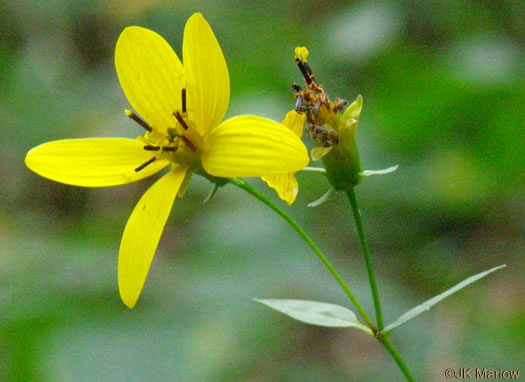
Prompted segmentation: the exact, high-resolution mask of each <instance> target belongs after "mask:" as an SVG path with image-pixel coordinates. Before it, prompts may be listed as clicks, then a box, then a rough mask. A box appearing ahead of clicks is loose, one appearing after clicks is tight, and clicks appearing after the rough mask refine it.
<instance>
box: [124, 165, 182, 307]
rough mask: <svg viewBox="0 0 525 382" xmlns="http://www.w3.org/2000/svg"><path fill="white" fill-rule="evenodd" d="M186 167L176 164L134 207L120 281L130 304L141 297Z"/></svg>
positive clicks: (125, 230)
mask: <svg viewBox="0 0 525 382" xmlns="http://www.w3.org/2000/svg"><path fill="white" fill-rule="evenodd" d="M185 174H186V167H174V168H173V169H172V170H171V171H170V172H169V173H167V174H166V175H164V176H163V177H162V178H160V179H159V180H158V181H157V182H156V183H155V184H154V185H153V186H151V187H150V188H149V190H148V191H146V193H145V194H144V195H143V196H142V198H141V199H140V201H139V202H138V204H137V206H136V207H135V209H134V210H133V213H132V214H131V216H130V218H129V220H128V223H127V224H126V228H125V229H124V234H123V235H122V242H121V243H120V251H119V257H118V285H119V291H120V297H121V298H122V301H123V302H124V304H126V306H127V307H128V308H130V309H131V308H133V307H134V306H135V304H136V302H137V300H138V298H139V295H140V292H141V291H142V287H143V286H144V282H145V281H146V277H147V276H148V271H149V268H150V265H151V261H152V260H153V255H154V254H155V250H156V249H157V245H158V244H159V240H160V236H161V235H162V231H163V230H164V226H165V225H166V220H167V219H168V216H169V214H170V211H171V207H172V205H173V201H174V200H175V196H176V195H177V191H178V190H179V187H180V185H181V183H182V180H183V179H184V175H185Z"/></svg>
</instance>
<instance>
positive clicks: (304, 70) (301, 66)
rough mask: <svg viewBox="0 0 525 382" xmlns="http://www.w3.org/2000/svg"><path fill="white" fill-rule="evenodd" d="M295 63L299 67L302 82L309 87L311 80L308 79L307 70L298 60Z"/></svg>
mask: <svg viewBox="0 0 525 382" xmlns="http://www.w3.org/2000/svg"><path fill="white" fill-rule="evenodd" d="M295 63H296V64H297V66H298V67H299V70H300V71H301V74H302V75H303V77H304V80H305V81H306V83H307V84H308V85H310V84H311V83H312V78H311V77H310V74H309V73H308V70H307V69H306V67H305V66H304V63H303V62H302V61H301V60H300V59H299V58H296V59H295ZM308 67H310V66H308Z"/></svg>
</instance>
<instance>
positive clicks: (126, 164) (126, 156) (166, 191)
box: [26, 13, 308, 308]
mask: <svg viewBox="0 0 525 382" xmlns="http://www.w3.org/2000/svg"><path fill="white" fill-rule="evenodd" d="M182 54H183V58H184V65H183V64H182V63H181V61H180V60H179V58H178V57H177V55H176V53H175V52H174V51H173V50H172V49H171V47H170V46H169V44H168V43H167V42H166V41H165V40H164V39H163V38H162V37H161V36H160V35H158V34H157V33H155V32H153V31H151V30H148V29H145V28H141V27H136V26H132V27H128V28H126V29H125V30H124V31H123V32H122V34H121V35H120V37H119V39H118V41H117V46H116V51H115V65H116V69H117V75H118V78H119V81H120V84H121V86H122V89H123V91H124V93H125V95H126V97H127V99H128V101H129V103H130V104H131V106H132V107H133V108H134V109H135V111H136V112H137V113H138V114H139V115H140V116H141V117H142V118H141V117H139V116H138V115H137V114H135V113H134V112H132V111H129V110H127V111H126V114H127V115H128V116H129V117H130V118H132V119H133V120H135V121H136V122H138V123H139V124H140V125H141V126H142V127H143V128H144V129H145V130H146V132H145V135H144V136H143V137H139V138H137V139H124V138H92V139H70V140H60V141H54V142H49V143H45V144H43V145H40V146H38V147H35V148H33V149H32V150H30V151H29V153H28V154H27V156H26V165H27V166H28V167H29V168H30V169H31V170H33V171H34V172H36V173H37V174H39V175H41V176H44V177H46V178H49V179H51V180H55V181H57V182H61V183H65V184H70V185H76V186H84V187H101V186H114V185H120V184H125V183H130V182H134V181H137V180H140V179H143V178H145V177H148V176H150V175H153V174H155V173H156V172H158V171H160V170H162V169H163V168H165V167H167V166H168V165H170V171H169V172H168V173H167V174H165V175H164V176H163V177H162V178H160V179H159V180H158V181H157V182H156V183H155V184H153V186H151V187H150V188H149V189H148V191H146V193H145V194H144V195H143V196H142V198H141V199H140V201H139V203H138V204H137V206H136V207H135V209H134V210H133V213H132V214H131V217H130V218H129V220H128V223H127V224H126V228H125V229H124V233H123V236H122V242H121V245H120V251H119V261H118V280H119V291H120V296H121V298H122V300H123V302H124V303H125V304H126V305H127V306H128V307H130V308H132V307H134V306H135V304H136V302H137V299H138V297H139V295H140V292H141V291H142V288H143V286H144V282H145V280H146V277H147V274H148V271H149V268H150V265H151V261H152V259H153V255H154V253H155V251H156V248H157V245H158V243H159V240H160V237H161V234H162V231H163V229H164V226H165V224H166V221H167V218H168V215H169V213H170V210H171V207H172V204H173V202H174V200H175V197H176V195H177V193H178V194H179V195H181V194H183V193H184V192H185V190H186V188H187V186H188V184H189V180H190V178H191V175H192V174H193V173H197V174H200V175H203V176H205V177H207V178H209V179H211V180H213V181H219V179H218V178H229V177H240V176H262V175H278V174H284V173H290V172H293V171H298V170H299V169H301V168H303V167H304V166H306V165H307V163H308V154H307V152H306V148H305V147H304V145H303V144H302V142H301V141H300V139H299V138H298V137H297V135H296V134H294V133H293V132H292V131H290V130H289V129H288V128H286V127H285V126H283V125H282V124H280V123H277V122H274V121H271V120H269V119H265V118H261V117H257V116H252V115H242V116H237V117H233V118H230V119H228V120H226V121H223V122H221V121H222V119H223V117H224V114H225V113H226V109H227V107H228V103H229V97H230V81H229V76H228V69H227V66H226V62H225V60H224V56H223V54H222V51H221V48H220V46H219V44H218V42H217V40H216V38H215V35H214V34H213V31H212V30H211V28H210V26H209V25H208V23H207V22H206V20H205V19H204V17H203V16H202V15H201V14H200V13H196V14H194V15H193V16H191V17H190V18H189V20H188V22H187V23H186V27H185V29H184V41H183V48H182Z"/></svg>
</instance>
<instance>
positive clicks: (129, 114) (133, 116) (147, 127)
mask: <svg viewBox="0 0 525 382" xmlns="http://www.w3.org/2000/svg"><path fill="white" fill-rule="evenodd" d="M126 115H127V116H128V117H129V118H131V119H132V120H134V121H135V122H137V123H138V124H139V125H140V126H142V127H143V128H145V129H146V130H148V131H149V132H150V133H151V130H152V129H151V127H150V125H148V124H147V123H146V122H144V121H143V120H142V119H140V118H139V116H138V115H137V114H135V113H133V112H132V111H131V110H127V109H126Z"/></svg>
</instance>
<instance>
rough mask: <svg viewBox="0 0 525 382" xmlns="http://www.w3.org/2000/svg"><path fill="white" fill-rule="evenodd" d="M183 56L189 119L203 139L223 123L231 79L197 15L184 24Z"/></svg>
mask: <svg viewBox="0 0 525 382" xmlns="http://www.w3.org/2000/svg"><path fill="white" fill-rule="evenodd" d="M182 55H183V60H184V69H185V70H186V76H187V84H188V86H187V87H188V114H189V118H190V119H192V120H193V121H194V122H195V128H196V129H197V131H198V132H199V133H200V134H201V136H204V135H206V133H207V132H208V131H209V130H210V129H212V128H214V127H215V126H217V125H218V124H219V123H220V122H221V121H222V119H223V118H224V114H225V113H226V109H228V103H229V101H230V77H229V75H228V67H227V66H226V61H225V60H224V56H223V54H222V50H221V47H220V46H219V43H218V42H217V39H216V38H215V35H214V34H213V31H212V30H211V28H210V26H209V24H208V23H207V22H206V20H205V19H204V17H202V15H201V14H200V13H195V14H194V15H193V16H191V17H190V18H189V20H188V22H187V23H186V27H185V29H184V41H183V44H182Z"/></svg>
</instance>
